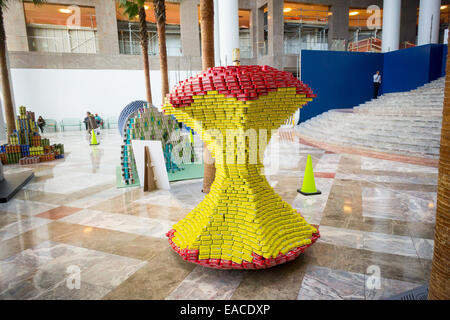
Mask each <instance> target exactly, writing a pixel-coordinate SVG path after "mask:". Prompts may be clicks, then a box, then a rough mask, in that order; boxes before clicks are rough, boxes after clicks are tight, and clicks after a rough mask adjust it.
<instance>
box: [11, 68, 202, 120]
mask: <svg viewBox="0 0 450 320" xmlns="http://www.w3.org/2000/svg"><path fill="white" fill-rule="evenodd" d="M194 74H196V72H194V71H193V72H188V71H170V72H169V82H170V83H169V84H170V87H171V88H172V87H173V86H174V85H175V84H176V83H177V81H180V80H184V79H185V78H187V77H189V76H191V75H194ZM11 77H12V82H13V90H14V97H15V103H16V109H17V110H18V108H19V106H21V105H24V106H26V107H27V110H29V111H33V112H34V113H35V114H36V116H40V115H42V116H43V117H44V118H47V119H56V120H57V121H58V122H59V121H60V120H61V119H62V118H79V119H80V120H81V119H84V117H85V114H86V111H90V112H92V113H98V114H99V115H100V116H101V117H102V118H107V117H111V116H116V117H118V116H119V114H120V112H121V111H122V109H123V108H124V107H125V106H126V105H127V104H128V103H130V102H132V101H134V100H145V81H144V73H143V71H142V70H78V69H11ZM150 78H151V86H152V98H153V104H154V105H155V106H157V107H160V106H161V100H162V99H161V75H160V72H159V71H151V72H150Z"/></svg>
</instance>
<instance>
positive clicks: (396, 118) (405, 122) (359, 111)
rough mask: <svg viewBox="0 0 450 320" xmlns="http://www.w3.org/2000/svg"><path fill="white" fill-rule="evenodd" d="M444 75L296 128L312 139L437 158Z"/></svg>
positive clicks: (336, 111) (326, 113)
mask: <svg viewBox="0 0 450 320" xmlns="http://www.w3.org/2000/svg"><path fill="white" fill-rule="evenodd" d="M443 102H444V78H440V79H438V80H435V81H432V82H430V83H427V84H425V85H424V86H422V87H419V88H417V89H415V90H412V91H408V92H395V93H388V94H385V95H383V96H380V97H379V98H378V99H373V100H371V101H368V102H366V103H364V104H361V105H359V106H357V107H354V108H353V112H341V111H339V110H330V111H328V112H325V113H323V114H321V115H319V116H317V117H314V118H312V119H309V120H307V121H305V122H304V123H301V124H300V125H299V126H297V127H296V130H297V131H298V132H299V133H300V134H301V135H302V136H306V137H310V138H312V139H313V140H317V141H321V142H327V143H332V144H337V145H341V146H350V147H360V148H366V149H371V150H374V151H381V152H387V153H395V154H402V155H413V156H418V157H425V158H435V159H437V158H438V157H439V143H440V134H441V122H442V106H443Z"/></svg>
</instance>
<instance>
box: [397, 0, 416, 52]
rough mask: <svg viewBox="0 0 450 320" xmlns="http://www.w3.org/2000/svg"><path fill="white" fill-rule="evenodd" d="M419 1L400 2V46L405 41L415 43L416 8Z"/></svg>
mask: <svg viewBox="0 0 450 320" xmlns="http://www.w3.org/2000/svg"><path fill="white" fill-rule="evenodd" d="M419 2H420V0H408V1H402V18H401V24H400V44H401V45H402V44H403V43H404V42H405V41H408V42H410V43H414V44H415V43H416V36H417V30H416V26H417V8H418V7H419Z"/></svg>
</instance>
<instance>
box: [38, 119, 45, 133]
mask: <svg viewBox="0 0 450 320" xmlns="http://www.w3.org/2000/svg"><path fill="white" fill-rule="evenodd" d="M37 125H38V127H39V129H41V133H44V126H45V120H44V118H42V116H39V118H38V121H37Z"/></svg>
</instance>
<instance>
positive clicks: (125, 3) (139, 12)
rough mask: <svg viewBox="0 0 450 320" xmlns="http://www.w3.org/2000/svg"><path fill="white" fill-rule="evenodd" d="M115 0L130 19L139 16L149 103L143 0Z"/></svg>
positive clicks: (150, 95)
mask: <svg viewBox="0 0 450 320" xmlns="http://www.w3.org/2000/svg"><path fill="white" fill-rule="evenodd" d="M0 1H1V0H0ZM117 1H118V2H119V6H120V7H121V8H124V9H125V10H124V12H125V14H126V15H127V16H128V18H129V19H130V20H134V19H135V18H136V17H137V16H139V37H140V40H141V48H142V58H143V59H144V75H145V91H146V94H147V102H148V103H150V104H151V103H152V90H151V86H150V67H149V62H148V32H147V20H146V14H145V1H144V0H117Z"/></svg>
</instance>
